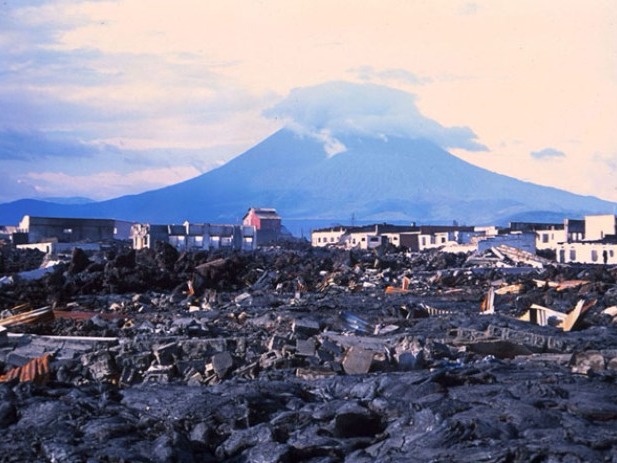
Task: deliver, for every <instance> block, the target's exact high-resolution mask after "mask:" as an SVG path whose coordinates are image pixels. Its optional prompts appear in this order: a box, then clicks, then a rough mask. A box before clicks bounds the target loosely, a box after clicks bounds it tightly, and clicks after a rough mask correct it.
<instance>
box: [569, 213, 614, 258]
mask: <svg viewBox="0 0 617 463" xmlns="http://www.w3.org/2000/svg"><path fill="white" fill-rule="evenodd" d="M580 222H581V221H579V223H575V226H576V231H575V232H571V233H572V234H573V238H575V239H568V240H567V241H566V242H564V243H561V244H559V246H558V247H557V262H560V263H580V264H604V265H615V264H617V216H616V215H613V214H602V215H587V216H585V218H584V220H583V221H582V226H581V224H580ZM574 233H575V234H574ZM569 236H570V231H569V232H568V237H569ZM581 236H582V237H583V239H580V237H581Z"/></svg>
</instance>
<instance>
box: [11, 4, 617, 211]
mask: <svg viewBox="0 0 617 463" xmlns="http://www.w3.org/2000/svg"><path fill="white" fill-rule="evenodd" d="M0 56H1V57H2V59H1V60H0V107H1V108H2V109H3V110H2V111H0V171H1V172H3V174H4V176H3V178H4V181H3V182H2V183H1V184H0V201H2V202H4V201H10V200H14V199H18V198H22V197H46V196H51V197H58V196H88V197H91V198H94V199H106V198H111V197H115V196H119V195H123V194H132V193H138V192H141V191H145V190H149V189H153V188H158V187H161V186H164V185H167V184H171V183H176V182H178V181H182V180H185V179H188V178H191V177H193V176H195V175H199V174H201V173H203V172H207V171H208V170H210V169H213V168H215V167H217V166H219V165H221V164H222V163H224V162H226V161H227V160H229V159H230V158H232V157H233V156H235V155H238V154H240V153H242V152H243V151H244V150H246V149H247V148H249V147H251V146H252V145H254V144H255V143H257V142H259V141H260V140H262V139H264V138H265V137H267V136H268V135H269V134H271V133H273V132H274V131H275V130H277V129H278V128H280V127H282V126H283V125H284V124H291V125H292V126H293V127H295V128H296V129H297V130H302V131H309V132H311V131H312V132H315V134H316V135H317V136H320V137H322V138H323V139H324V141H325V142H326V145H327V146H328V147H329V149H332V150H333V152H335V151H336V150H337V149H338V150H340V149H343V148H342V147H340V146H338V145H337V144H336V139H335V133H336V131H337V130H339V131H341V130H346V131H350V130H355V131H360V132H363V133H372V134H373V135H375V136H379V134H387V133H388V132H391V133H397V134H406V135H409V136H425V137H428V138H431V139H433V140H434V141H436V142H438V143H440V144H441V145H442V146H445V147H447V148H449V149H450V151H451V152H453V153H454V154H456V155H457V156H460V157H461V158H463V159H465V160H467V161H469V162H472V163H474V164H476V165H480V166H482V167H485V168H488V169H490V170H493V171H496V172H500V173H504V174H507V175H511V176H514V177H517V178H521V179H523V180H528V181H533V182H536V183H540V184H543V185H551V186H555V187H558V188H563V189H567V190H570V191H573V192H576V193H581V194H591V195H596V196H599V197H602V198H605V199H609V200H613V201H617V181H615V178H616V177H615V176H616V174H617V135H615V133H616V132H615V129H614V126H615V121H617V3H616V2H614V1H612V0H591V1H582V0H580V1H579V0H576V1H574V0H563V1H559V2H557V1H553V0H538V1H517V2H512V1H506V0H491V1H488V0H487V1H474V2H470V1H457V0H447V1H446V0H443V1H442V0H435V1H431V2H425V1H403V0H396V1H395V0H381V1H377V0H375V1H373V0H370V1H369V0H356V1H351V0H349V1H347V0H345V1H343V0H341V1H336V2H332V1H322V0H311V1H308V0H298V1H294V2H289V1H285V0H263V1H259V2H246V1H239V0H238V1H236V0H230V1H226V2H221V1H218V0H217V1H214V0H212V1H207V0H192V1H189V0H180V1H177V2H169V1H160V0H151V1H148V2H143V1H140V0H123V1H79V0H70V1H63V0H57V1H10V0H8V1H6V2H3V3H2V5H1V6H0ZM342 82H348V83H352V84H353V85H344V84H342ZM358 92H359V93H360V94H362V95H363V96H361V97H359V96H357V95H358V94H359V93H358Z"/></svg>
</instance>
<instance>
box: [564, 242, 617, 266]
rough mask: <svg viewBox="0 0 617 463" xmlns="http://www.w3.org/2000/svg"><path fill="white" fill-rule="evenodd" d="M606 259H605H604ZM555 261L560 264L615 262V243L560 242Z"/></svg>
mask: <svg viewBox="0 0 617 463" xmlns="http://www.w3.org/2000/svg"><path fill="white" fill-rule="evenodd" d="M605 259H606V260H605ZM557 262H560V263H562V264H570V263H577V264H606V265H616V264H617V243H603V242H600V241H597V242H585V241H582V242H575V243H562V244H560V245H559V248H558V249H557Z"/></svg>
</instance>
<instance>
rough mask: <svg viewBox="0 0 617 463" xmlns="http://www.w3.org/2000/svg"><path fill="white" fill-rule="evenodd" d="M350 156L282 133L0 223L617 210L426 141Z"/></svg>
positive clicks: (436, 218) (432, 217)
mask: <svg viewBox="0 0 617 463" xmlns="http://www.w3.org/2000/svg"><path fill="white" fill-rule="evenodd" d="M338 138H339V140H340V141H341V142H342V143H343V144H344V146H345V147H346V151H344V152H342V153H339V154H336V155H334V156H328V155H327V154H326V152H325V150H324V146H323V142H322V141H319V140H317V139H315V138H312V137H308V136H300V135H298V134H296V133H295V132H293V131H291V130H288V129H282V130H280V131H278V132H276V133H275V134H273V135H271V136H270V137H268V138H266V139H265V140H264V141H262V142H261V143H259V144H257V145H256V146H254V147H253V148H251V149H249V150H248V151H246V152H245V153H243V154H241V155H239V156H237V157H236V158H234V159H232V160H231V161H229V162H228V163H226V164H225V165H223V166H221V167H219V168H217V169H215V170H212V171H210V172H207V173H205V174H203V175H200V176H198V177H195V178H193V179H190V180H187V181H184V182H182V183H178V184H175V185H171V186H168V187H165V188H161V189H158V190H153V191H148V192H145V193H142V194H137V195H130V196H122V197H119V198H115V199H112V200H108V201H102V202H94V203H87V204H58V203H52V202H48V201H40V200H19V201H15V202H12V203H5V204H1V205H0V223H2V224H16V223H17V222H18V221H19V220H20V219H21V218H22V216H23V215H24V214H30V215H49V216H56V217H98V218H101V217H109V218H116V219H123V220H129V221H139V222H151V223H181V222H183V221H184V220H190V221H208V222H239V221H240V220H241V218H242V216H243V214H244V213H245V212H246V210H247V209H248V208H249V207H251V206H255V207H274V208H276V209H277V210H278V212H279V213H280V214H281V216H282V217H283V220H284V221H285V219H289V220H292V219H293V220H296V221H306V220H312V221H325V222H331V223H336V222H340V223H348V222H349V220H350V218H351V217H352V215H353V217H355V219H357V220H358V221H362V222H367V221H375V222H384V221H393V222H398V223H401V222H410V221H415V222H418V223H452V221H453V220H456V221H457V222H458V223H461V224H463V223H465V224H489V223H504V222H505V221H508V220H512V219H514V218H515V220H533V221H547V220H546V219H545V220H540V219H542V218H547V219H548V220H550V221H561V220H562V219H563V218H564V217H574V218H576V217H582V216H583V215H586V214H594V213H612V211H613V210H614V208H615V206H616V204H615V203H612V202H609V201H604V200H601V199H598V198H595V197H590V196H581V195H575V194H572V193H569V192H566V191H563V190H559V189H556V188H550V187H544V186H539V185H535V184H532V183H529V182H523V181H520V180H516V179H514V178H511V177H508V176H505V175H501V174H496V173H493V172H490V171H488V170H486V169H482V168H480V167H476V166H474V165H472V164H469V163H468V162H466V161H463V160H461V159H459V158H457V157H456V156H453V155H451V154H450V153H448V152H447V151H445V150H443V149H442V148H440V147H439V146H437V145H436V144H434V143H432V142H430V141H427V140H425V139H410V138H403V137H388V138H385V137H381V138H373V137H369V136H366V137H361V136H346V137H345V136H342V137H338Z"/></svg>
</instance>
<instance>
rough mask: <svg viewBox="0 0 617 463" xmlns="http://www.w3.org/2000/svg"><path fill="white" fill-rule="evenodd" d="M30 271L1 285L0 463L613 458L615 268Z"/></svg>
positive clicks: (510, 261) (261, 258)
mask: <svg viewBox="0 0 617 463" xmlns="http://www.w3.org/2000/svg"><path fill="white" fill-rule="evenodd" d="M35 258H36V256H32V255H30V256H27V258H24V259H22V261H23V262H28V263H29V264H28V265H29V266H30V267H31V262H32V261H33V259H34V260H36V259H35ZM5 262H8V259H5ZM10 262H11V263H12V264H11V265H12V267H11V268H12V269H13V270H15V265H14V263H16V262H20V260H19V259H18V258H11V260H10ZM28 269H30V268H28ZM47 270H48V271H46V272H45V273H44V274H42V276H41V277H40V278H34V279H33V278H23V277H20V276H19V273H14V274H11V275H10V278H8V277H9V275H8V274H7V272H5V274H4V275H3V276H4V277H5V278H4V280H3V283H2V284H1V285H0V311H1V312H2V318H0V398H1V401H0V429H1V432H2V435H3V438H2V440H1V444H0V450H1V451H0V461H3V462H23V461H29V462H39V461H41V462H151V461H153V462H220V461H226V462H261V463H266V462H273V463H274V462H289V463H291V462H311V463H334V462H367V463H368V462H409V461H418V462H446V461H466V462H470V461H473V462H568V463H569V462H592V461H593V462H601V461H604V462H617V385H616V378H617V330H616V327H617V324H616V323H617V268H611V267H606V266H600V265H598V266H570V265H559V266H557V265H556V264H550V263H547V262H541V261H536V260H533V261H532V260H529V259H527V258H525V256H518V255H512V254H508V253H507V252H505V251H504V250H501V251H500V250H497V249H495V250H493V251H492V252H487V253H485V254H483V255H469V254H462V253H461V254H447V253H442V252H439V251H431V252H423V253H405V252H395V251H380V252H369V251H342V250H336V249H312V248H310V247H305V246H302V245H295V247H293V248H270V249H264V250H259V251H256V252H254V253H223V252H210V253H208V252H199V253H179V252H178V251H176V250H175V249H174V248H172V247H171V246H167V245H159V246H157V247H156V248H155V249H154V250H149V249H148V250H142V251H139V252H135V251H132V250H123V249H117V250H108V251H106V252H105V253H101V254H98V255H86V254H85V253H84V252H83V251H81V250H79V249H77V250H75V251H74V252H73V255H72V256H71V257H70V259H69V260H67V261H66V262H64V263H61V264H58V265H56V266H55V267H49V268H48V269H47Z"/></svg>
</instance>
